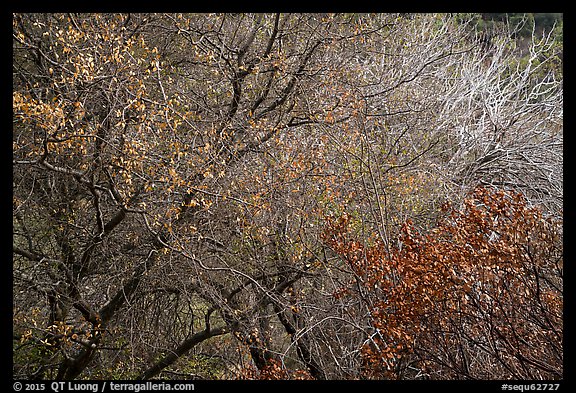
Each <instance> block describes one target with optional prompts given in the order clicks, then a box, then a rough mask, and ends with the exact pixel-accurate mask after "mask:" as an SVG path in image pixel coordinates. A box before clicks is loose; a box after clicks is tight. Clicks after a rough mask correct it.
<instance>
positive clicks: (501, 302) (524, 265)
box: [324, 188, 563, 379]
mask: <svg viewBox="0 0 576 393" xmlns="http://www.w3.org/2000/svg"><path fill="white" fill-rule="evenodd" d="M444 210H445V213H446V215H445V218H444V219H443V220H441V221H440V222H439V223H438V225H437V227H436V228H434V229H433V230H431V231H430V232H429V233H427V234H420V233H418V231H417V229H416V228H415V227H414V225H413V224H412V223H411V222H407V223H405V224H404V226H403V228H402V231H401V234H400V236H399V238H398V241H397V245H396V246H394V247H391V248H390V249H389V250H387V249H386V247H385V246H384V245H383V244H381V243H378V242H377V243H376V244H373V245H370V246H368V245H366V244H364V243H363V242H361V241H359V240H356V239H354V238H353V236H351V235H350V231H349V230H348V218H347V217H346V216H342V217H340V218H339V219H337V220H330V221H329V225H328V227H327V229H326V231H325V233H324V241H325V242H326V244H328V245H329V246H330V247H331V248H332V249H333V250H334V251H335V252H336V253H338V254H339V255H340V256H341V257H342V258H343V259H344V260H345V261H346V262H347V263H348V264H349V265H350V267H351V268H352V269H353V270H354V272H355V274H356V277H357V280H358V281H359V283H360V284H361V286H362V287H363V290H364V291H365V293H368V297H369V299H370V301H369V307H370V311H371V318H372V320H371V324H372V327H373V329H374V334H372V336H371V337H370V338H368V339H367V340H366V342H365V345H364V346H363V348H362V355H363V359H364V361H365V364H366V367H365V374H366V376H367V377H376V378H380V377H385V378H401V374H402V372H403V370H402V365H403V364H405V363H406V362H405V361H406V359H411V361H414V359H416V362H417V363H418V365H419V367H420V368H421V369H420V370H421V374H422V375H425V376H428V377H429V378H484V379H487V378H527V379H528V378H530V379H534V378H535V379H540V378H542V379H554V378H562V372H563V369H562V357H563V351H562V337H563V331H562V305H563V293H562V277H563V254H562V252H563V250H562V229H561V228H562V227H561V222H559V221H557V220H552V219H547V218H545V217H543V215H542V213H541V212H540V210H538V209H537V208H533V207H529V206H527V204H526V201H525V199H524V198H523V197H522V196H521V195H520V194H516V193H509V192H505V191H501V190H491V189H486V188H477V189H476V190H475V191H474V193H473V194H472V195H471V196H470V198H468V199H467V200H466V201H465V203H464V207H463V208H462V209H461V210H457V209H455V208H454V207H452V206H446V207H445V209H444ZM347 294H348V295H349V296H352V295H353V293H352V291H351V290H348V291H347ZM338 295H339V296H341V295H342V293H339V294H338Z"/></svg>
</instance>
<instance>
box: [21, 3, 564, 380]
mask: <svg viewBox="0 0 576 393" xmlns="http://www.w3.org/2000/svg"><path fill="white" fill-rule="evenodd" d="M535 15H536V14H535ZM478 17H479V16H478V15H463V14H457V15H452V14H329V13H326V14H319V13H314V14H312V13H303V14H283V13H278V14H271V13H264V14H248V13H242V14H182V13H178V14H177V13H170V14H145V13H141V14H105V13H100V14H87V13H86V14H73V13H67V14H64V13H50V14H20V13H18V14H14V15H13V94H12V97H13V130H12V134H13V145H12V146H13V330H14V336H13V376H14V378H20V379H53V380H54V379H56V380H61V379H76V378H78V379H124V380H129V379H138V380H145V379H150V378H162V379H318V380H322V379H365V378H385V379H562V378H563V362H562V359H563V348H562V337H563V330H562V321H563V315H562V304H563V287H562V286H563V281H562V280H563V249H562V205H563V166H562V164H563V74H562V53H563V48H562V41H561V39H562V35H561V34H559V31H560V32H561V30H558V29H557V30H555V33H552V32H551V31H548V32H544V33H542V34H540V32H539V31H538V32H537V31H536V29H532V30H531V32H530V34H529V36H528V38H526V37H525V38H523V39H524V41H520V40H519V39H518V38H517V37H516V36H515V34H514V30H513V29H514V26H512V25H510V24H508V25H502V26H499V27H498V29H494V30H493V33H491V34H490V36H489V40H487V36H486V34H484V33H483V32H481V31H480V32H479V30H478V28H477V27H478V26H477V21H478ZM560 20H561V19H560ZM559 28H561V26H560V27H559ZM523 34H524V33H523Z"/></svg>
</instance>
